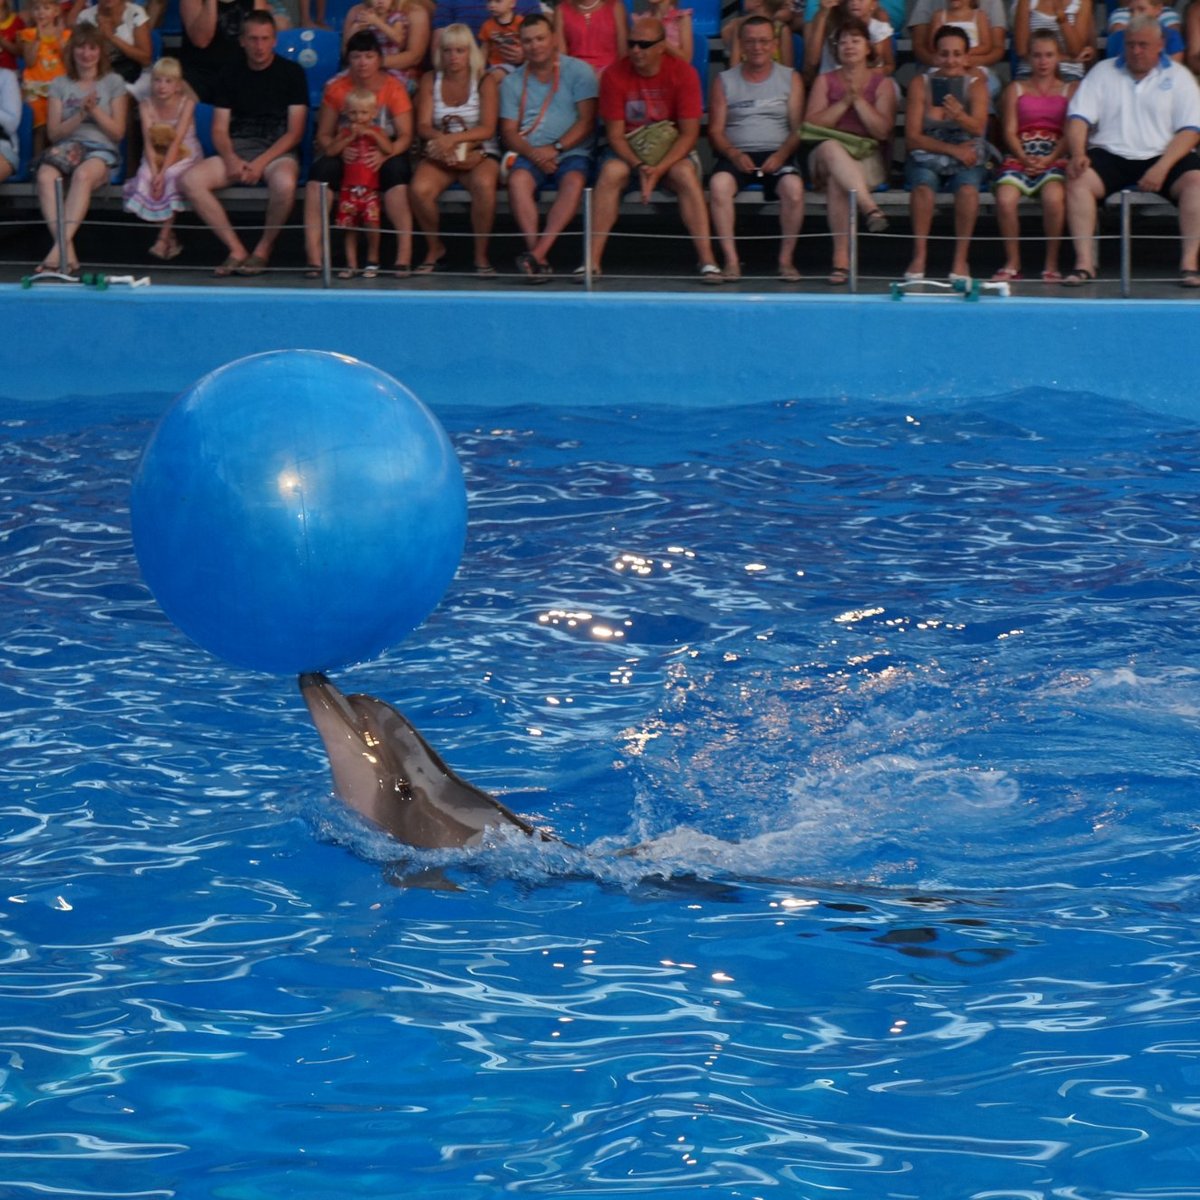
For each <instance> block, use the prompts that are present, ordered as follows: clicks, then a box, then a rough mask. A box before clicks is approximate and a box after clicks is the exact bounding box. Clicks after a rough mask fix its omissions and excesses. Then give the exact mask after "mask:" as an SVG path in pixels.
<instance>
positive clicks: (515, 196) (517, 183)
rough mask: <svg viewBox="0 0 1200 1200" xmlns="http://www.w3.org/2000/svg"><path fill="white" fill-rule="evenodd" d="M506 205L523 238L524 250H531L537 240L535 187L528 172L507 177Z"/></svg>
mask: <svg viewBox="0 0 1200 1200" xmlns="http://www.w3.org/2000/svg"><path fill="white" fill-rule="evenodd" d="M508 203H509V206H510V207H511V209H512V215H513V220H514V221H515V222H516V225H517V228H518V229H519V230H520V231H521V233H522V234H523V235H524V237H525V248H526V249H527V250H532V249H533V248H534V247H535V246H536V245H537V240H538V210H537V187H536V186H535V184H534V179H533V176H532V175H531V174H530V173H529V172H528V171H524V170H521V171H513V172H512V173H511V174H510V175H509V177H508Z"/></svg>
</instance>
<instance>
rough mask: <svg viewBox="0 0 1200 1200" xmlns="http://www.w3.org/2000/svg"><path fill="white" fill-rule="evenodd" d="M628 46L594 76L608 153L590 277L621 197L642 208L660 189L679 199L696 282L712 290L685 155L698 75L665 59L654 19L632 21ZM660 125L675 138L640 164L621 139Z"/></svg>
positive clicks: (692, 143)
mask: <svg viewBox="0 0 1200 1200" xmlns="http://www.w3.org/2000/svg"><path fill="white" fill-rule="evenodd" d="M628 44H629V54H628V56H627V57H625V58H622V59H621V60H619V61H618V62H615V63H613V65H612V66H611V67H609V68H608V69H607V70H606V71H605V72H604V74H603V75H601V77H600V118H601V120H603V122H604V128H605V132H606V133H607V134H608V146H609V149H608V154H607V156H606V158H605V160H604V162H603V164H602V165H601V167H600V175H599V178H598V179H597V180H596V190H595V197H594V199H595V203H594V205H593V212H592V240H591V246H590V249H589V253H590V255H591V264H592V271H593V273H594V274H597V275H598V274H599V273H600V261H601V259H602V258H603V256H604V247H605V245H606V244H607V242H608V235H609V234H610V233H611V232H612V228H613V226H614V225H615V224H616V223H617V214H618V213H619V211H620V208H621V197H622V196H623V195H624V194H625V192H626V190H627V189H628V188H629V187H630V186H631V185H632V186H634V187H636V188H637V189H638V190H639V191H640V193H641V197H642V202H643V203H644V204H648V203H649V202H650V195H651V193H652V192H654V191H655V189H657V188H658V187H660V186H661V187H665V188H669V189H670V190H671V191H673V192H674V193H675V195H676V196H677V197H678V198H679V212H680V216H681V217H682V218H683V224H684V227H685V228H686V229H687V231H688V233H689V234H690V235H691V237H692V243H693V245H694V246H695V247H696V256H697V258H698V260H699V270H700V278H701V280H702V282H704V283H720V282H721V271H720V268H719V267H718V266H717V264H716V260H715V259H714V257H713V251H712V242H711V240H710V237H709V224H708V210H707V207H706V206H705V203H704V189H703V187H702V186H701V183H700V168H699V162H698V161H697V160H696V157H695V155H694V154H693V151H694V150H695V148H696V143H697V141H699V138H700V119H701V117H702V116H703V114H704V105H703V99H702V97H701V93H700V76H699V75H697V74H696V69H695V68H694V67H693V66H692V65H691V64H690V63H686V62H684V61H683V60H682V59H681V58H676V57H675V56H674V55H668V54H666V37H665V34H664V30H663V25H662V22H661V21H659V20H658V19H657V18H655V17H638V18H637V19H636V20H635V21H634V22H633V29H632V30H631V32H630V35H629V43H628ZM660 121H669V122H671V123H672V124H673V125H674V126H675V128H676V129H677V130H678V137H676V139H675V141H674V143H673V144H672V145H671V147H670V148H669V149H668V150H667V152H666V154H665V155H663V157H662V158H661V159H659V161H658V162H656V163H653V164H651V163H648V162H644V161H643V160H642V158H641V157H640V156H639V155H638V154H637V153H636V151H635V150H634V149H633V147H632V146H631V145H630V144H629V141H628V138H629V135H631V134H632V133H634V132H635V131H636V130H638V129H641V128H643V127H644V126H648V125H653V124H656V123H657V122H660Z"/></svg>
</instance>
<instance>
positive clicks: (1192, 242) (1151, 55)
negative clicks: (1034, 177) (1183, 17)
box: [1063, 16, 1200, 288]
mask: <svg viewBox="0 0 1200 1200" xmlns="http://www.w3.org/2000/svg"><path fill="white" fill-rule="evenodd" d="M1163 45H1164V43H1163V33H1162V27H1161V26H1160V25H1159V23H1158V20H1157V18H1155V17H1150V16H1138V17H1135V18H1134V19H1133V20H1132V21H1130V22H1129V28H1128V29H1127V30H1126V32H1125V52H1124V54H1122V55H1121V56H1120V57H1119V58H1108V59H1105V60H1104V61H1103V62H1101V63H1098V64H1097V65H1096V66H1095V67H1093V68H1092V70H1091V71H1090V72H1089V73H1088V74H1087V75H1085V76H1084V79H1083V82H1082V83H1081V84H1080V85H1079V90H1078V91H1077V92H1076V93H1075V95H1074V97H1073V98H1072V99H1071V105H1070V108H1069V109H1068V112H1067V116H1068V121H1067V150H1068V152H1069V154H1070V161H1069V162H1068V164H1067V223H1068V225H1069V226H1070V230H1071V238H1072V240H1073V241H1074V243H1075V270H1074V271H1072V272H1071V274H1070V275H1068V276H1067V277H1066V279H1064V280H1063V283H1064V285H1065V286H1067V287H1079V286H1081V285H1082V284H1085V283H1091V282H1092V281H1093V280H1094V279H1095V278H1096V261H1095V247H1094V244H1093V237H1094V235H1095V232H1096V206H1097V204H1098V203H1099V202H1100V201H1101V200H1103V199H1104V198H1105V197H1106V196H1111V195H1112V194H1113V193H1114V192H1119V191H1122V190H1123V189H1125V188H1136V189H1137V190H1138V191H1141V192H1157V193H1158V194H1159V195H1160V196H1165V197H1166V198H1167V199H1169V200H1171V201H1172V202H1173V203H1174V204H1175V205H1176V207H1177V208H1178V209H1179V231H1180V234H1181V236H1182V238H1183V249H1182V253H1181V257H1180V278H1179V282H1180V285H1181V286H1182V287H1188V288H1200V263H1198V262H1197V254H1198V253H1200V154H1197V153H1196V144H1197V143H1198V142H1200V87H1197V85H1196V80H1195V79H1194V78H1193V76H1192V73H1191V72H1190V71H1189V70H1188V69H1187V68H1186V67H1183V66H1181V65H1180V64H1179V63H1176V62H1172V61H1171V60H1170V59H1169V58H1167V57H1166V55H1165V54H1164V53H1163Z"/></svg>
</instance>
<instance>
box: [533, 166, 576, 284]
mask: <svg viewBox="0 0 1200 1200" xmlns="http://www.w3.org/2000/svg"><path fill="white" fill-rule="evenodd" d="M585 182H586V176H585V175H584V173H583V172H582V171H568V172H567V174H566V175H564V176H563V177H562V178H561V179H560V180H559V181H558V195H557V196H556V197H555V198H554V203H553V204H552V205H550V211H549V212H548V213H547V214H546V225H545V227H544V228H543V229H542V236H541V237H540V238H538V240H537V242H536V243H535V245H534V247H533V250H532V254H533V257H534V258H536V259H537V260H538V262H545V261H546V260H547V259H548V258H549V257H550V248H551V247H552V246H553V245H554V243H555V242H556V241H558V236H559V234H561V233H562V231H563V230H564V229H566V227H567V226H568V225H570V223H571V222H572V220H574V218H575V214H576V213H577V212H578V211H579V201H580V200H581V199H582V198H583V185H584V183H585Z"/></svg>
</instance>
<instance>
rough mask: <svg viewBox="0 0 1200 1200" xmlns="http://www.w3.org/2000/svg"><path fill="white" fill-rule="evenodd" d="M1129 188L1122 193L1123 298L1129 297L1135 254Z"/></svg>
mask: <svg viewBox="0 0 1200 1200" xmlns="http://www.w3.org/2000/svg"><path fill="white" fill-rule="evenodd" d="M1132 199H1133V198H1132V196H1131V195H1130V192H1129V190H1128V188H1127V189H1126V190H1125V191H1123V192H1122V193H1121V298H1122V299H1124V300H1128V299H1129V295H1130V291H1131V278H1130V277H1131V275H1132V254H1133V238H1132V229H1133V203H1132Z"/></svg>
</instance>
